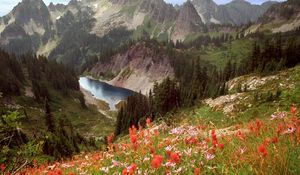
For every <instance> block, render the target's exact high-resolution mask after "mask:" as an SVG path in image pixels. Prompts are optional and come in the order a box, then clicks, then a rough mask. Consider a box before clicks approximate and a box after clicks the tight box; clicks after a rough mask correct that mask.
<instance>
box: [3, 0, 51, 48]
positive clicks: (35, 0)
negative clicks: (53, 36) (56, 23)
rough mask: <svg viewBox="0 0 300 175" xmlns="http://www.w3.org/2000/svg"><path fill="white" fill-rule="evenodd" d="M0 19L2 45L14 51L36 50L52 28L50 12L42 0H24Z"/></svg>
mask: <svg viewBox="0 0 300 175" xmlns="http://www.w3.org/2000/svg"><path fill="white" fill-rule="evenodd" d="M0 21H2V24H1V22H0V33H1V38H0V45H2V47H4V48H8V50H13V51H22V50H27V51H28V50H35V48H36V47H37V45H38V43H39V40H40V39H42V37H44V36H45V35H46V34H49V32H50V31H51V29H52V22H51V19H50V13H49V11H48V8H47V6H46V5H45V4H44V2H43V1H42V0H23V1H22V2H20V3H19V4H18V5H17V6H16V7H15V8H14V9H13V10H12V11H11V12H10V13H9V14H8V15H6V16H4V17H2V19H1V20H0ZM45 39H46V38H45ZM25 43H26V45H25Z"/></svg>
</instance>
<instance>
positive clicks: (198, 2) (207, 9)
mask: <svg viewBox="0 0 300 175" xmlns="http://www.w3.org/2000/svg"><path fill="white" fill-rule="evenodd" d="M192 3H193V4H194V6H195V8H196V10H197V12H198V14H199V15H200V17H201V19H202V21H203V22H204V23H209V22H213V23H219V22H218V21H217V20H214V19H215V14H216V13H217V11H218V5H217V4H216V3H215V2H214V1H213V0H193V1H192Z"/></svg>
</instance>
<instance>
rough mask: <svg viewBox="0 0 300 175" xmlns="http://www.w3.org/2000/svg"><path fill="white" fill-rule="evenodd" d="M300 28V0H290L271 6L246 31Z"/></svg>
mask: <svg viewBox="0 0 300 175" xmlns="http://www.w3.org/2000/svg"><path fill="white" fill-rule="evenodd" d="M298 28H300V1H299V0H288V1H286V2H283V3H280V4H275V5H274V6H272V7H270V8H269V9H268V10H267V11H266V13H265V14H264V15H263V16H261V17H260V18H259V20H258V21H257V22H256V23H255V24H254V25H252V26H251V27H250V28H249V29H248V30H247V31H246V33H254V32H264V31H268V32H271V33H280V32H288V31H292V30H296V29H298Z"/></svg>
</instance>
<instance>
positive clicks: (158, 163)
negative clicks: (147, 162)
mask: <svg viewBox="0 0 300 175" xmlns="http://www.w3.org/2000/svg"><path fill="white" fill-rule="evenodd" d="M163 161H164V158H163V156H161V155H155V156H154V157H153V160H152V162H151V166H152V167H153V168H159V167H160V166H161V164H162V162H163Z"/></svg>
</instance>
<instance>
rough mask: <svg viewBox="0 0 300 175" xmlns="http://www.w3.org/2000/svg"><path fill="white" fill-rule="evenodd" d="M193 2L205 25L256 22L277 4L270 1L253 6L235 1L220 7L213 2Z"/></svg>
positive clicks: (209, 0) (207, 0) (243, 1)
mask: <svg viewBox="0 0 300 175" xmlns="http://www.w3.org/2000/svg"><path fill="white" fill-rule="evenodd" d="M192 2H193V4H194V5H195V8H196V9H197V11H198V13H199V15H200V16H201V18H202V20H203V21H204V22H205V23H217V24H232V25H242V24H247V23H249V22H255V21H256V20H257V19H258V18H259V17H261V16H262V15H263V14H264V13H265V12H266V11H267V10H268V8H269V7H271V6H272V5H274V4H276V3H277V2H275V1H268V2H265V3H263V4H262V5H253V4H251V3H249V2H248V1H245V0H234V1H232V2H230V3H228V4H225V5H219V6H218V5H217V4H216V3H215V2H213V0H193V1H192Z"/></svg>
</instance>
